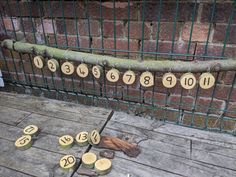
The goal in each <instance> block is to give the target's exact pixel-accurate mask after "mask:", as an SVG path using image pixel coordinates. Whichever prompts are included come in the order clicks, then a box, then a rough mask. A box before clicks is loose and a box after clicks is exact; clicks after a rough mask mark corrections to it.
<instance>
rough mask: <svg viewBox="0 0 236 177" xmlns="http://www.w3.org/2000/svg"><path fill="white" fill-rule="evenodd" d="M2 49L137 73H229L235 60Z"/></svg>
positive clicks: (8, 43)
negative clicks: (200, 59)
mask: <svg viewBox="0 0 236 177" xmlns="http://www.w3.org/2000/svg"><path fill="white" fill-rule="evenodd" d="M1 45H2V47H5V48H7V49H9V50H14V51H17V52H22V53H31V54H36V55H41V56H47V57H53V58H56V59H66V60H71V61H79V62H85V63H89V64H94V65H96V64H98V65H101V66H107V67H115V68H121V69H134V70H139V71H145V70H148V71H162V72H168V71H172V72H206V71H211V72H212V71H230V70H236V59H226V60H210V61H173V60H164V59H163V60H158V61H156V60H145V61H138V60H130V59H121V58H116V57H111V56H103V55H96V54H90V53H85V52H77V51H70V50H63V49H58V48H53V47H48V46H45V45H38V44H30V43H24V42H15V41H13V40H8V39H6V40H4V41H3V42H2V44H1Z"/></svg>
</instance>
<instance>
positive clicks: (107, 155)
mask: <svg viewBox="0 0 236 177" xmlns="http://www.w3.org/2000/svg"><path fill="white" fill-rule="evenodd" d="M99 155H100V156H101V157H105V158H108V159H113V158H114V156H115V152H114V151H109V150H104V151H101V152H99Z"/></svg>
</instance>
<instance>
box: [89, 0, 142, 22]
mask: <svg viewBox="0 0 236 177" xmlns="http://www.w3.org/2000/svg"><path fill="white" fill-rule="evenodd" d="M115 7H116V8H115V14H116V19H117V20H127V19H130V20H137V18H138V13H137V12H138V11H137V7H138V4H137V2H130V18H129V17H128V3H127V2H115ZM87 8H88V14H89V16H90V17H91V18H93V19H101V16H100V2H98V1H92V2H89V3H88V5H87ZM101 8H102V18H103V19H106V20H114V14H113V12H114V10H113V2H102V5H101Z"/></svg>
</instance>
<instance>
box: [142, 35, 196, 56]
mask: <svg viewBox="0 0 236 177" xmlns="http://www.w3.org/2000/svg"><path fill="white" fill-rule="evenodd" d="M171 48H172V42H164V41H160V42H159V43H158V50H157V52H159V53H165V54H161V55H158V57H161V58H170V57H171V55H170V53H171ZM187 48H188V44H187V43H184V42H175V43H174V49H173V53H174V54H187ZM144 51H145V52H156V41H155V40H149V41H148V40H145V41H144ZM193 53H194V43H192V44H191V46H190V50H189V54H190V55H191V54H193ZM147 56H153V57H154V56H155V55H151V54H149V55H147ZM172 58H173V59H184V60H186V59H187V57H184V56H177V55H175V56H174V55H173V57H172ZM191 59H192V57H189V58H188V60H191Z"/></svg>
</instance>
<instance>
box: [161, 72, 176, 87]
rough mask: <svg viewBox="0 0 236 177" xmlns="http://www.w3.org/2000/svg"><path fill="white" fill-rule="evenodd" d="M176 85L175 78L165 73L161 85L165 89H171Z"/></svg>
mask: <svg viewBox="0 0 236 177" xmlns="http://www.w3.org/2000/svg"><path fill="white" fill-rule="evenodd" d="M176 83H177V78H176V77H175V75H174V74H172V73H165V74H164V75H163V77H162V84H163V85H164V87H166V88H173V87H174V86H175V85H176Z"/></svg>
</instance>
